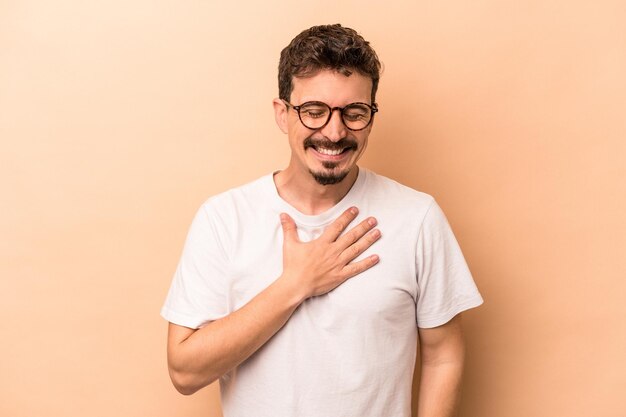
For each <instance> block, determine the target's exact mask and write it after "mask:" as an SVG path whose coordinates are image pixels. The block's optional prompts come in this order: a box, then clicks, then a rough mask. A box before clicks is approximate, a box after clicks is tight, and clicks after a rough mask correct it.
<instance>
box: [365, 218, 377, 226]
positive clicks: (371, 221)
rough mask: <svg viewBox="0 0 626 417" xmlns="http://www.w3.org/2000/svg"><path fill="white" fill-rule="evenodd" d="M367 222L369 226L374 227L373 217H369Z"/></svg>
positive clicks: (374, 220)
mask: <svg viewBox="0 0 626 417" xmlns="http://www.w3.org/2000/svg"><path fill="white" fill-rule="evenodd" d="M367 222H368V223H369V225H370V226H376V223H377V221H376V219H375V218H373V217H370V218H369V219H367Z"/></svg>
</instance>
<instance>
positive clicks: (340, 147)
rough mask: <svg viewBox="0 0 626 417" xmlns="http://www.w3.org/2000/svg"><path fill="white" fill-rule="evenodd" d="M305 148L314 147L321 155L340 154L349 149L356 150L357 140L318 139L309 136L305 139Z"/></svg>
mask: <svg viewBox="0 0 626 417" xmlns="http://www.w3.org/2000/svg"><path fill="white" fill-rule="evenodd" d="M304 148H305V149H306V148H313V149H314V150H315V152H317V153H319V154H320V155H327V156H338V155H341V154H342V153H345V152H347V151H349V150H356V148H357V144H356V142H354V141H352V140H349V139H342V140H340V141H338V142H331V141H319V140H318V141H316V140H312V139H311V138H308V139H306V140H305V141H304Z"/></svg>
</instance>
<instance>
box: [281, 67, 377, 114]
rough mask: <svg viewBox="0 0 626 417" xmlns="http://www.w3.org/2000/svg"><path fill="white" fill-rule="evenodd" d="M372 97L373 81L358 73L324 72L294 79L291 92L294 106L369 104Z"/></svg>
mask: <svg viewBox="0 0 626 417" xmlns="http://www.w3.org/2000/svg"><path fill="white" fill-rule="evenodd" d="M371 96H372V79H371V78H369V77H366V76H363V75H361V74H359V73H358V72H356V71H354V72H352V74H351V75H349V76H345V75H343V74H341V73H339V72H337V71H332V70H322V71H319V72H317V73H315V74H313V75H310V76H307V77H294V78H293V90H292V92H291V100H292V102H293V103H294V104H302V103H304V102H307V101H322V102H324V103H326V104H328V105H330V106H332V107H334V106H345V105H346V104H350V103H354V102H363V103H369V102H370V101H371Z"/></svg>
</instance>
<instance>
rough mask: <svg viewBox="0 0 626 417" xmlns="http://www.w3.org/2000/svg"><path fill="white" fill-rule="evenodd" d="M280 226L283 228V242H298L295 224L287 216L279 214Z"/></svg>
mask: <svg viewBox="0 0 626 417" xmlns="http://www.w3.org/2000/svg"><path fill="white" fill-rule="evenodd" d="M280 224H281V226H282V228H283V238H284V241H290V242H299V241H300V239H298V227H297V226H296V222H295V221H293V219H292V218H291V217H290V216H289V215H288V214H287V213H280Z"/></svg>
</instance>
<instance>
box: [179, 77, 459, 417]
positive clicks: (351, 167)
mask: <svg viewBox="0 0 626 417" xmlns="http://www.w3.org/2000/svg"><path fill="white" fill-rule="evenodd" d="M371 88H372V82H371V79H369V78H367V77H364V76H362V75H360V74H358V73H353V74H352V75H351V76H349V77H346V76H345V75H342V74H339V73H337V72H334V71H324V70H323V71H320V72H318V73H317V74H315V75H313V76H310V77H307V78H294V80H293V91H292V94H291V98H290V102H291V103H292V104H294V105H299V104H302V103H304V102H307V101H322V102H324V103H327V104H328V105H330V106H331V107H335V106H337V107H343V106H345V105H347V104H350V103H354V102H364V103H370V97H371ZM273 106H274V114H275V118H276V123H277V125H278V127H279V128H280V129H281V131H282V132H283V133H285V134H286V135H287V137H288V140H289V146H290V147H291V158H290V161H289V165H288V166H287V168H286V169H284V170H283V171H280V172H279V173H277V174H275V176H274V182H275V184H276V188H277V190H278V193H279V195H280V196H281V197H282V198H283V199H284V200H285V201H287V202H288V203H289V204H291V205H292V206H293V207H295V208H296V209H298V210H299V211H300V212H302V213H304V214H310V215H314V214H319V213H322V212H324V211H326V210H328V209H330V208H331V207H333V206H334V205H336V204H337V203H338V202H339V201H340V200H341V199H342V198H343V197H344V196H345V195H346V194H347V193H348V191H349V190H350V188H351V187H352V185H353V184H354V182H355V181H356V178H357V176H358V166H357V161H358V160H359V158H360V157H361V156H362V155H363V152H364V151H365V149H366V147H367V140H368V137H369V134H370V132H371V129H372V126H373V123H371V124H370V126H368V127H367V128H366V129H364V130H362V131H357V132H354V131H350V130H349V129H347V128H346V127H345V125H344V124H343V122H342V120H341V115H340V113H339V112H338V111H335V112H333V114H332V116H331V120H330V121H329V123H328V124H327V125H326V126H324V127H323V128H321V129H318V130H311V129H308V128H306V127H304V126H303V125H302V123H301V122H300V120H299V118H298V115H297V112H296V111H294V110H293V109H292V108H289V107H287V106H286V105H285V103H284V102H283V101H282V100H280V99H275V100H274V101H273ZM307 139H310V140H312V141H313V142H314V143H326V144H330V143H332V144H336V143H338V142H339V141H341V140H342V139H347V140H349V141H350V142H352V143H355V144H356V148H350V149H347V150H346V151H345V152H344V153H342V154H341V155H339V156H329V155H324V154H322V153H320V152H317V151H316V149H315V148H313V147H305V146H304V143H305V141H306V140H307ZM331 165H332V166H331ZM311 171H313V172H317V173H324V174H338V173H344V174H346V175H345V178H344V179H343V180H342V181H340V182H339V183H337V184H332V185H321V184H319V183H318V182H317V181H316V180H315V179H314V177H313V176H312V175H311ZM357 214H358V209H357V208H356V207H352V208H351V209H348V210H347V211H346V212H344V213H343V214H342V215H341V216H340V217H339V218H337V220H336V221H335V222H333V223H332V224H331V225H330V226H329V227H328V228H327V229H326V230H325V231H324V232H323V234H322V235H321V236H320V237H319V238H318V239H315V240H313V241H310V242H306V243H305V242H300V240H299V239H298V235H297V228H296V224H295V222H294V221H293V219H291V218H290V217H289V216H288V215H287V214H285V213H282V214H281V217H280V222H281V226H282V230H283V236H284V244H283V273H282V274H281V276H280V277H279V278H277V279H276V280H275V281H274V282H273V283H272V284H271V285H270V286H269V287H267V288H266V289H265V290H263V291H262V292H260V293H259V294H258V295H257V296H256V297H254V298H253V299H252V300H251V301H250V302H249V303H248V304H246V305H245V306H243V307H242V308H241V309H239V310H237V311H235V312H233V313H232V314H230V315H228V316H226V317H224V318H222V319H219V320H215V321H213V322H211V323H209V324H208V325H206V326H205V327H203V328H201V329H190V328H186V327H182V326H178V325H175V324H172V323H170V325H169V331H168V344H167V352H168V366H169V372H170V377H171V379H172V382H173V383H174V386H175V387H176V388H177V389H178V391H179V392H181V393H183V394H187V395H188V394H192V393H194V392H196V391H197V390H199V389H201V388H203V387H205V386H206V385H208V384H210V383H211V382H213V381H215V380H216V379H218V378H219V377H220V376H222V375H223V374H225V373H226V372H228V371H230V370H231V369H233V368H235V367H236V366H238V365H239V364H241V363H242V362H243V361H245V360H246V359H247V358H248V357H250V356H251V355H252V354H253V353H254V352H256V351H257V350H258V349H259V348H260V347H261V346H263V345H264V344H265V343H266V342H267V341H268V340H270V339H271V338H272V336H274V334H276V333H277V332H278V331H280V329H281V327H282V326H283V325H284V324H285V323H286V322H287V321H288V320H289V318H290V317H291V314H292V313H293V312H294V311H295V310H296V309H297V307H298V306H299V305H300V304H301V303H302V302H304V300H306V299H308V298H310V297H313V296H317V295H322V294H325V293H327V292H329V291H331V290H332V289H334V288H336V287H337V286H339V285H341V284H342V283H343V282H345V281H346V280H347V279H351V278H353V277H354V279H358V275H359V274H360V273H361V272H363V271H365V270H367V269H369V268H372V267H374V266H375V265H376V264H377V263H378V261H379V258H378V256H377V255H372V256H369V257H367V258H365V259H363V260H361V261H359V262H352V261H353V260H354V259H355V258H356V257H358V256H359V255H360V254H361V253H363V252H364V251H365V250H366V249H367V248H369V247H370V246H372V245H373V244H375V242H376V241H377V240H378V239H379V238H380V231H379V230H378V229H376V228H375V227H376V224H377V220H376V219H375V218H373V217H368V218H366V219H365V220H363V221H362V222H361V223H359V224H358V225H352V224H351V222H352V221H353V220H354V219H355V218H356V216H357ZM344 231H345V233H344ZM419 338H420V351H421V361H422V374H421V379H422V383H421V388H420V394H419V395H420V397H419V412H418V416H419V417H451V416H453V415H455V411H456V409H457V403H458V398H459V387H460V381H461V375H462V369H463V357H464V344H463V338H462V332H461V324H460V316H457V317H455V318H454V319H452V320H451V321H450V322H448V323H447V324H444V325H443V326H439V327H437V328H433V329H419Z"/></svg>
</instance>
